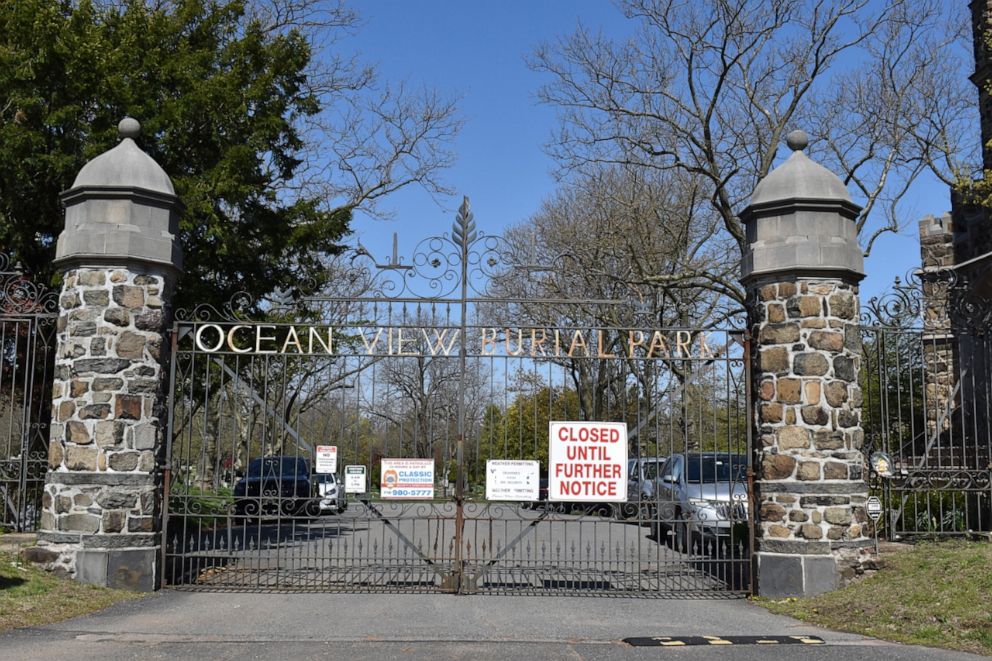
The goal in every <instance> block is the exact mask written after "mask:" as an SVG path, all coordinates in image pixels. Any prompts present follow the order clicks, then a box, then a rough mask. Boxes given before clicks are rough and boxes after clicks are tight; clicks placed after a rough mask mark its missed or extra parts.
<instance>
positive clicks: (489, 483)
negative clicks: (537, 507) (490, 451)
mask: <svg viewBox="0 0 992 661" xmlns="http://www.w3.org/2000/svg"><path fill="white" fill-rule="evenodd" d="M540 489H541V463H540V462H539V461H515V460H504V459H490V460H488V461H487V462H486V500H537V499H538V498H540Z"/></svg>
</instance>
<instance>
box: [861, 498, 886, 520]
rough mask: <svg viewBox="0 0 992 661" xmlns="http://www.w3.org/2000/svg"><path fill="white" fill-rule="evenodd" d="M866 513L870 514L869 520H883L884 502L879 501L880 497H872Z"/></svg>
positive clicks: (866, 505)
mask: <svg viewBox="0 0 992 661" xmlns="http://www.w3.org/2000/svg"><path fill="white" fill-rule="evenodd" d="M865 511H866V512H868V518H870V519H871V520H872V521H878V520H879V519H880V518H882V501H880V500H879V499H878V496H872V497H871V498H869V499H868V502H867V503H865Z"/></svg>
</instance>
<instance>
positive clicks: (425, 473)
mask: <svg viewBox="0 0 992 661" xmlns="http://www.w3.org/2000/svg"><path fill="white" fill-rule="evenodd" d="M379 489H380V494H381V495H382V497H383V498H391V499H395V500H422V499H430V498H433V497H434V460H433V459H383V460H382V466H381V468H380V471H379Z"/></svg>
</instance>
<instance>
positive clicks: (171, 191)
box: [72, 117, 176, 195]
mask: <svg viewBox="0 0 992 661" xmlns="http://www.w3.org/2000/svg"><path fill="white" fill-rule="evenodd" d="M117 134H118V135H119V136H120V137H121V142H120V144H119V145H117V146H116V147H114V148H113V149H111V150H110V151H107V152H104V153H103V154H100V155H99V156H97V157H96V158H94V159H93V160H92V161H90V162H89V163H87V164H86V165H84V166H83V169H82V170H80V171H79V174H78V175H76V180H75V181H74V182H73V184H72V188H82V187H91V186H96V187H100V188H141V189H144V190H148V191H153V192H156V193H164V194H166V195H175V194H176V189H175V188H173V187H172V181H171V180H170V179H169V176H168V175H167V174H166V173H165V170H163V169H162V167H161V166H160V165H159V164H158V163H156V162H155V160H154V159H153V158H152V157H151V156H149V155H148V154H146V153H145V152H143V151H142V150H141V148H140V147H138V145H137V144H136V143H135V142H134V139H135V138H137V137H138V136H139V135H140V134H141V125H140V124H139V123H138V120H136V119H133V118H131V117H125V118H124V119H122V120H121V122H120V124H118V125H117Z"/></svg>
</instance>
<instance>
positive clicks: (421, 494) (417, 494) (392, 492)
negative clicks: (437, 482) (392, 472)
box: [383, 489, 434, 498]
mask: <svg viewBox="0 0 992 661" xmlns="http://www.w3.org/2000/svg"><path fill="white" fill-rule="evenodd" d="M383 495H384V496H385V497H387V498H432V497H433V496H434V490H433V489H389V490H388V491H387V492H386V493H384V494H383Z"/></svg>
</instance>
